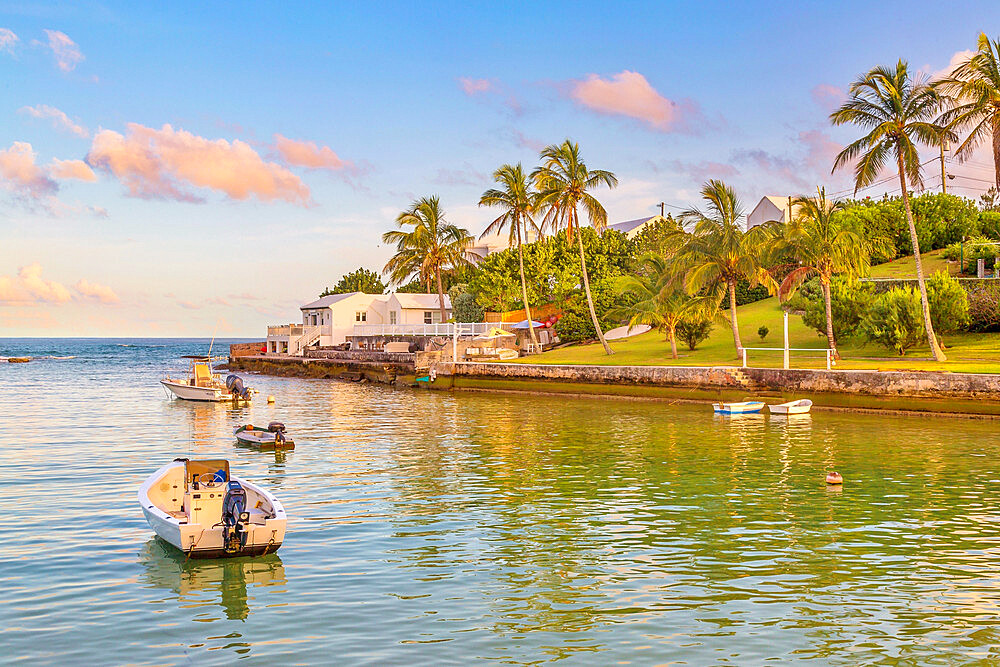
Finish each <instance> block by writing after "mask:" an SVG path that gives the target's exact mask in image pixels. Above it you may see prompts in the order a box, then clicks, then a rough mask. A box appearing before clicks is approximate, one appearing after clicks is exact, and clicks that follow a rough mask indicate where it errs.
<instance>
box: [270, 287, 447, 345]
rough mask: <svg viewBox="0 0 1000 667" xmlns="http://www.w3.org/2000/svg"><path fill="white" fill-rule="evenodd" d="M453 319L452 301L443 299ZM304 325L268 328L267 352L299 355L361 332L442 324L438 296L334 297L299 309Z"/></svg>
mask: <svg viewBox="0 0 1000 667" xmlns="http://www.w3.org/2000/svg"><path fill="white" fill-rule="evenodd" d="M444 302H445V314H446V315H447V316H448V317H451V300H450V299H449V298H448V296H447V295H445V297H444ZM300 310H301V311H302V324H280V325H276V326H269V327H268V328H267V351H268V353H271V354H293V355H300V354H302V353H303V351H304V350H305V349H306V348H307V347H312V346H324V347H325V346H331V345H340V344H341V343H344V342H346V341H347V339H348V337H349V336H352V335H354V334H355V332H356V331H358V330H362V331H363V330H366V329H367V328H369V327H374V326H378V327H380V328H381V327H384V326H386V325H393V326H395V325H418V324H419V325H423V324H437V323H439V322H441V311H440V308H439V306H438V296H437V294H365V293H364V292H349V293H347V294H331V295H329V296H324V297H321V298H319V299H317V300H316V301H312V302H310V303H307V304H305V305H304V306H302V307H300Z"/></svg>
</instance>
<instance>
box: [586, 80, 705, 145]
mask: <svg viewBox="0 0 1000 667" xmlns="http://www.w3.org/2000/svg"><path fill="white" fill-rule="evenodd" d="M569 94H570V97H571V98H572V99H573V100H574V101H576V102H577V104H579V105H581V106H583V107H586V108H587V109H590V110H592V111H596V112H597V113H602V114H607V115H611V116H627V117H629V118H634V119H636V120H638V121H640V122H642V123H645V124H646V125H648V126H650V127H652V128H653V129H656V130H660V131H661V132H676V131H680V130H685V129H689V128H688V125H689V124H690V121H692V120H694V119H695V118H696V117H698V116H700V113H699V112H698V110H697V107H696V106H695V105H694V104H693V103H691V102H683V103H678V102H675V101H673V100H669V99H667V98H666V97H664V96H663V95H661V94H660V93H659V92H657V91H656V89H655V88H653V87H652V86H651V85H650V84H649V81H647V80H646V77H644V76H643V75H642V74H639V73H638V72H632V71H629V70H624V71H622V72H619V73H618V74H615V75H612V77H611V78H610V79H604V78H601V77H600V76H598V75H597V74H589V75H587V78H586V79H584V80H582V81H576V82H574V83H573V85H572V88H571V90H570V93H569Z"/></svg>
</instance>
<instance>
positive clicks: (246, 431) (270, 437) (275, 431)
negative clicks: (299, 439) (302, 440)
mask: <svg viewBox="0 0 1000 667" xmlns="http://www.w3.org/2000/svg"><path fill="white" fill-rule="evenodd" d="M233 435H235V436H236V441H237V442H238V443H240V444H241V445H249V446H250V447H260V448H261V449H295V443H294V442H293V441H292V440H289V439H288V438H286V437H285V425H284V424H282V423H281V422H271V423H270V424H268V425H267V428H258V427H256V426H254V425H253V424H246V425H244V426H240V427H237V428H236V430H234V431H233Z"/></svg>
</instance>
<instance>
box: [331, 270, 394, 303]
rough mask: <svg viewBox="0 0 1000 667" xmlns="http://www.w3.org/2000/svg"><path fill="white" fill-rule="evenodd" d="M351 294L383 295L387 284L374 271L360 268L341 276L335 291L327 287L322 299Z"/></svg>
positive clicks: (334, 287) (334, 288)
mask: <svg viewBox="0 0 1000 667" xmlns="http://www.w3.org/2000/svg"><path fill="white" fill-rule="evenodd" d="M349 292H364V293H365V294H382V293H384V292H385V283H383V282H382V279H381V278H380V277H379V275H378V274H377V273H375V272H374V271H369V270H368V269H366V268H364V267H358V268H357V269H355V270H354V271H351V272H350V273H345V274H344V275H343V276H341V278H340V280H338V281H337V284H336V285H334V286H333V289H330V288H329V287H327V288H326V289H324V290H323V291H322V292H321V293H320V297H324V296H329V295H330V294H347V293H349Z"/></svg>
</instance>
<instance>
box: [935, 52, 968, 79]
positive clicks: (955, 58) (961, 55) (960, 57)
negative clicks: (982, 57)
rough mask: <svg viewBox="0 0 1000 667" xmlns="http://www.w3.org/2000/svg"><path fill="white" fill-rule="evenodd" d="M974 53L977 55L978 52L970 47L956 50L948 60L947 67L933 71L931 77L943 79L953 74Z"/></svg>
mask: <svg viewBox="0 0 1000 667" xmlns="http://www.w3.org/2000/svg"><path fill="white" fill-rule="evenodd" d="M974 55H976V52H975V51H970V50H969V49H965V50H964V51H957V52H955V54H954V55H952V57H951V59H950V60H949V61H948V66H947V67H942V68H941V69H939V70H937V71H935V72H931V79H941V78H944V77H946V76H951V73H952V71H954V69H955V68H956V67H958V66H959V65H961V64H963V63H965V62H968V60H969V59H970V58H971V57H972V56H974ZM927 69H930V66H927Z"/></svg>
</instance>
